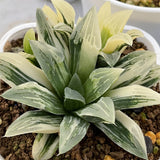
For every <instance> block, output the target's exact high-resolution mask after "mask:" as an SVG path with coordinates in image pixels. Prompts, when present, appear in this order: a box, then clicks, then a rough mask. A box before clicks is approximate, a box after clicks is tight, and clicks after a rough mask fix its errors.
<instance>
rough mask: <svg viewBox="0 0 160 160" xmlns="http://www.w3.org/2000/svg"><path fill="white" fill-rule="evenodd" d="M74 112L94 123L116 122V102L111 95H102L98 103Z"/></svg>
mask: <svg viewBox="0 0 160 160" xmlns="http://www.w3.org/2000/svg"><path fill="white" fill-rule="evenodd" d="M74 113H75V114H76V115H78V116H79V117H81V118H83V119H85V120H86V121H88V122H92V123H99V122H104V123H114V121H115V110H114V104H113V101H112V99H111V98H109V97H102V98H101V99H100V100H99V101H98V102H97V103H93V104H90V105H88V106H86V107H85V108H83V109H80V110H78V111H76V112H74Z"/></svg>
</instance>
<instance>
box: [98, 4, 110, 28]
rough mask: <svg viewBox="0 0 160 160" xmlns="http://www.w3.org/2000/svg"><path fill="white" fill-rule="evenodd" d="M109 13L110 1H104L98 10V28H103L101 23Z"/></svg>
mask: <svg viewBox="0 0 160 160" xmlns="http://www.w3.org/2000/svg"><path fill="white" fill-rule="evenodd" d="M110 14H111V5H110V2H106V3H104V4H103V5H102V7H101V8H100V10H99V12H98V21H99V27H100V29H102V28H103V23H104V22H105V20H106V19H107V18H108V16H110Z"/></svg>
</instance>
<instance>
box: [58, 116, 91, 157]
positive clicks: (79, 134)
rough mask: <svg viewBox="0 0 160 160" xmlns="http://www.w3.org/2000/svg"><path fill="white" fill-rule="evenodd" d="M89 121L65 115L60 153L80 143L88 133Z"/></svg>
mask: <svg viewBox="0 0 160 160" xmlns="http://www.w3.org/2000/svg"><path fill="white" fill-rule="evenodd" d="M88 127H89V123H88V122H86V121H85V120H83V119H81V118H78V117H74V116H65V117H64V119H63V121H62V123H61V125H60V140H59V154H63V153H65V152H67V151H69V150H70V149H71V148H73V147H74V146H75V145H76V144H78V143H79V142H80V141H81V140H82V139H83V137H84V136H85V135H86V133H87V130H88Z"/></svg>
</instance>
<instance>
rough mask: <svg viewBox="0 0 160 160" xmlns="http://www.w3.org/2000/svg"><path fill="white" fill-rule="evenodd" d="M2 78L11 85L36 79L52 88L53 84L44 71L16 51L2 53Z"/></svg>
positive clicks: (0, 60)
mask: <svg viewBox="0 0 160 160" xmlns="http://www.w3.org/2000/svg"><path fill="white" fill-rule="evenodd" d="M0 78H1V79H2V80H3V81H5V82H6V83H8V84H9V85H10V86H11V87H14V86H16V85H20V84H23V83H26V82H29V81H36V82H38V83H39V84H41V85H42V86H45V87H47V88H48V89H50V90H52V86H51V84H50V82H49V81H48V80H47V78H46V76H45V75H44V73H43V71H42V70H41V69H39V68H38V67H36V66H34V65H33V64H31V63H30V62H29V61H28V60H27V59H25V58H24V57H23V56H21V55H19V54H16V53H14V54H13V53H1V54H0Z"/></svg>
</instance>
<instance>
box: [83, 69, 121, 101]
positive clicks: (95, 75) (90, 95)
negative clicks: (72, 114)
mask: <svg viewBox="0 0 160 160" xmlns="http://www.w3.org/2000/svg"><path fill="white" fill-rule="evenodd" d="M122 72H123V69H120V68H99V69H96V70H94V71H93V72H92V73H91V74H90V76H89V78H88V80H87V81H86V82H85V84H84V89H85V94H86V97H85V98H86V103H87V104H88V103H91V102H93V101H95V100H96V99H98V98H99V97H100V96H102V95H103V94H104V93H105V92H106V91H107V90H108V89H109V88H110V87H111V85H112V84H113V83H114V82H115V81H116V80H117V79H118V77H119V76H120V74H121V73H122Z"/></svg>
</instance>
